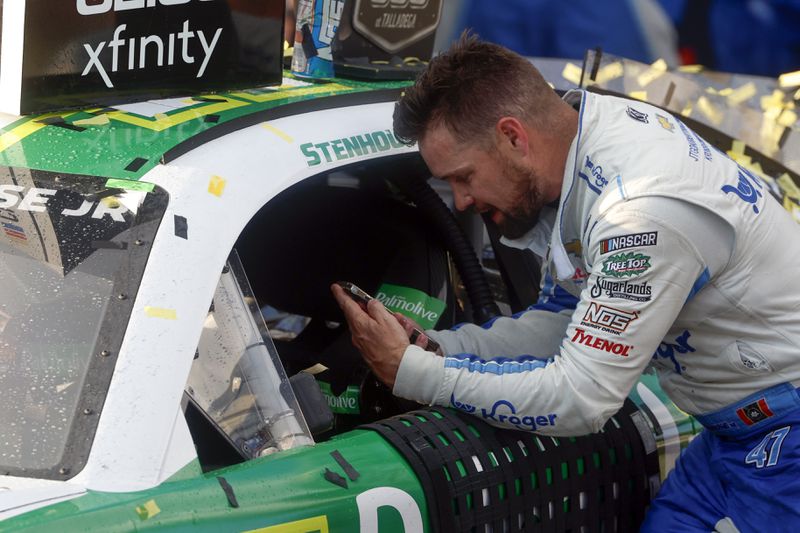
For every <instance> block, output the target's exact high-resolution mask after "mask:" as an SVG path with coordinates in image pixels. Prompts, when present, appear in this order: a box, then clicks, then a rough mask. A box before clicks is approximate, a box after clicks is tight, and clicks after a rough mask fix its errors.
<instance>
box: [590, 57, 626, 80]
mask: <svg viewBox="0 0 800 533" xmlns="http://www.w3.org/2000/svg"><path fill="white" fill-rule="evenodd" d="M624 73H625V67H623V66H622V63H620V62H619V61H615V62H613V63H609V64H608V65H606V66H604V67H601V68H600V70H598V71H597V78H596V79H595V81H596V82H597V83H607V82H609V81H611V80H614V79H617V78H619V77H620V76H622V75H623V74H624Z"/></svg>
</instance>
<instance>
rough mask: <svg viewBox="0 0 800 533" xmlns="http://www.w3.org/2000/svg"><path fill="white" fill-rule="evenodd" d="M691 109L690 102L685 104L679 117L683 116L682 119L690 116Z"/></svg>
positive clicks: (692, 107)
mask: <svg viewBox="0 0 800 533" xmlns="http://www.w3.org/2000/svg"><path fill="white" fill-rule="evenodd" d="M693 109H694V104H692V102H686V105H685V106H683V109H681V115H683V116H684V117H689V116H691V115H692V110H693Z"/></svg>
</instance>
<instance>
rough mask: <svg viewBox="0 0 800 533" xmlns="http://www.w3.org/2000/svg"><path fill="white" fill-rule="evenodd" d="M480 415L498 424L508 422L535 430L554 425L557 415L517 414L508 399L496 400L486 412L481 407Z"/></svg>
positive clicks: (518, 426) (520, 427) (525, 428)
mask: <svg viewBox="0 0 800 533" xmlns="http://www.w3.org/2000/svg"><path fill="white" fill-rule="evenodd" d="M481 416H483V418H485V419H486V420H491V421H492V422H495V423H498V424H510V425H512V426H514V427H516V428H517V429H524V430H527V431H536V430H538V429H540V428H541V427H543V426H555V425H556V417H557V416H558V415H556V414H555V413H550V414H549V415H539V416H519V415H518V414H517V410H516V408H515V407H514V404H513V403H511V402H509V401H508V400H498V401H496V402H495V403H494V405H493V406H492V410H491V411H488V412H487V410H486V409H481Z"/></svg>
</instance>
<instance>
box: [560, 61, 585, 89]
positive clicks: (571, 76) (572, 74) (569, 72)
mask: <svg viewBox="0 0 800 533" xmlns="http://www.w3.org/2000/svg"><path fill="white" fill-rule="evenodd" d="M561 77H562V78H564V79H565V80H567V81H568V82H570V83H573V84H575V85H578V84H579V83H580V82H581V67H579V66H578V65H576V64H575V63H567V64H566V65H564V70H562V71H561Z"/></svg>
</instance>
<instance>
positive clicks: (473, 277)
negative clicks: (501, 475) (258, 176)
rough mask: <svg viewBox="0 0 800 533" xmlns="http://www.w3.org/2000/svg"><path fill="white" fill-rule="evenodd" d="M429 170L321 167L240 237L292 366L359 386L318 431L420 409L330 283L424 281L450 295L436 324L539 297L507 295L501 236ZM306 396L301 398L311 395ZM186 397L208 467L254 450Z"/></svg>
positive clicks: (530, 267)
mask: <svg viewBox="0 0 800 533" xmlns="http://www.w3.org/2000/svg"><path fill="white" fill-rule="evenodd" d="M429 177H430V173H429V172H428V170H427V167H425V165H424V163H423V162H422V160H421V158H420V157H419V155H418V154H406V155H401V156H392V157H387V158H382V159H376V160H370V161H366V162H361V163H356V164H353V165H349V166H346V167H341V168H338V169H336V170H334V171H330V172H324V173H321V174H319V175H316V176H313V177H311V178H308V179H305V180H303V181H302V182H300V183H298V184H296V185H294V186H292V187H290V188H288V189H287V190H285V191H284V192H282V193H280V194H279V195H277V196H276V197H275V198H273V199H272V200H270V201H269V202H268V203H267V204H266V205H264V207H263V208H262V209H261V210H260V211H259V212H258V213H257V214H256V215H255V216H254V217H253V218H252V220H251V221H250V223H249V224H248V225H247V226H246V227H245V228H244V230H243V231H242V233H241V235H240V236H239V239H238V240H237V242H236V245H235V247H234V249H235V250H236V252H237V253H238V256H239V258H240V260H241V263H242V266H243V268H244V271H245V272H246V274H247V278H248V280H249V283H250V285H251V287H252V291H253V295H254V297H255V299H256V300H257V305H258V307H259V308H260V309H261V310H262V313H263V316H264V318H265V320H266V323H267V326H268V328H269V332H270V337H271V338H272V341H273V342H274V344H275V348H276V349H277V352H278V354H279V355H280V359H281V362H282V364H283V366H284V368H285V370H286V373H287V375H289V376H297V375H299V374H312V375H314V377H315V378H316V379H317V380H319V381H322V382H324V383H325V384H326V385H327V386H329V388H330V392H331V393H332V394H333V395H334V396H338V395H340V394H342V393H343V392H344V391H345V390H346V389H348V387H350V388H353V387H355V388H357V389H358V408H357V409H355V411H357V413H346V414H345V413H335V414H334V415H333V420H332V422H329V423H326V422H324V421H323V422H321V423H322V425H323V426H322V427H315V425H318V424H319V423H318V422H314V421H313V420H309V425H310V426H312V427H311V431H312V433H313V435H314V439H315V440H317V441H320V440H326V439H328V438H330V437H331V436H333V435H336V434H338V433H341V432H343V431H347V430H349V429H352V428H354V427H357V426H358V425H361V424H365V423H369V422H373V421H375V420H378V419H382V418H386V417H388V416H392V415H396V414H399V413H402V412H406V411H409V410H412V409H415V408H418V407H419V405H418V404H416V403H414V402H408V401H405V400H401V399H398V398H395V397H394V396H392V394H391V391H389V390H388V388H386V387H385V386H383V385H382V384H380V382H378V381H377V379H376V378H374V376H372V374H371V373H370V372H369V371H368V369H367V367H366V365H365V364H364V363H363V362H362V360H361V356H360V354H359V353H358V351H357V350H356V349H355V348H354V347H353V345H352V343H351V341H350V334H349V331H348V329H347V325H346V323H345V320H344V315H343V314H342V312H341V310H340V309H339V307H338V305H337V304H336V302H335V300H334V299H333V296H332V295H331V291H330V285H331V284H332V283H334V282H337V281H350V282H352V283H355V284H356V285H358V286H359V287H361V288H362V289H363V290H365V291H366V292H367V293H369V294H373V295H374V294H375V293H376V291H377V289H378V288H379V287H380V286H381V285H382V284H392V285H397V286H402V287H409V288H413V289H417V290H419V291H422V292H424V293H426V294H428V295H430V296H433V297H435V298H437V299H439V300H441V301H443V302H445V304H446V307H445V310H444V312H443V313H442V314H441V316H440V317H439V319H438V322H437V323H436V324H435V328H437V329H447V328H450V327H452V326H454V325H456V324H459V323H462V322H478V323H482V322H484V321H486V320H488V319H489V318H491V317H492V316H495V315H497V314H499V312H500V311H499V308H498V304H499V305H500V306H501V307H502V308H503V310H504V311H506V312H509V311H516V310H519V309H518V307H520V306H521V305H523V304H521V303H520V302H519V300H521V299H522V300H524V303H525V306H527V305H529V304H530V303H532V302H533V301H535V297H536V294H535V293H534V294H528V295H527V296H525V297H524V298H520V297H519V296H517V295H516V293H514V292H513V291H511V292H512V295H513V300H514V305H513V306H510V305H509V300H511V299H512V298H509V293H508V292H507V291H506V289H505V284H504V282H503V279H508V278H507V275H506V270H507V269H506V268H502V269H501V268H500V267H499V265H498V260H500V259H501V258H498V257H497V255H496V254H495V251H494V249H493V248H492V247H491V245H490V244H488V242H489V241H493V240H494V239H489V238H487V237H490V235H488V234H487V233H486V232H485V229H484V226H483V223H482V222H481V220H480V219H479V218H478V217H477V216H475V215H463V214H458V215H460V220H459V219H457V218H456V216H457V215H456V214H454V213H453V212H452V211H451V210H450V208H449V207H448V206H447V203H446V200H447V198H446V194H447V193H446V192H445V193H444V194H443V195H441V194H439V193H437V192H435V191H434V189H433V188H432V187H431V185H430V184H429V183H428V178H429ZM431 181H433V180H431ZM443 196H445V198H444V199H443ZM484 240H486V241H487V245H486V246H485V247H484V245H483V244H482V243H483V241H484ZM503 248H504V247H503ZM476 249H477V252H478V254H480V256H481V259H482V260H479V259H478V254H476ZM507 251H508V249H506V250H504V252H507ZM465 256H466V257H467V258H466V259H464V257H465ZM515 259H516V260H515V261H511V263H513V265H514V268H517V269H519V268H522V269H525V270H526V272H529V273H530V274H533V275H534V276H535V275H536V273H537V272H538V265H537V264H536V263H535V262H531V261H520V260H519V258H515ZM506 264H509V262H508V261H506ZM501 271H502V272H501ZM527 279H530V278H527ZM528 283H530V282H528ZM476 302H477V303H476ZM298 396H299V400H300V403H301V406H302V405H303V402H304V398H303V396H304V394H298ZM185 404H186V417H187V420H188V421H189V426H190V429H191V431H192V433H193V435H195V442H196V443H197V447H198V455H199V457H200V461H201V464H203V466H204V468H205V469H207V470H211V469H214V468H218V467H220V466H226V465H228V464H233V463H236V462H240V461H242V460H244V459H245V457H243V456H242V454H241V451H240V450H236V449H235V447H236V446H235V445H232V443H230V442H228V441H226V439H225V437H224V436H220V435H219V433H220V431H219V430H218V428H216V427H214V423H213V422H211V421H209V420H208V419H207V416H205V415H204V413H203V410H202V409H199V408H198V406H197V405H195V403H194V402H192V401H185ZM325 407H327V405H322V406H320V405H319V404H314V406H311V407H308V406H307V407H306V408H304V409H303V410H304V414H305V415H306V418H307V419H309V418H310V419H314V418H315V417H314V414H313V413H308V412H307V411H308V409H313V410H319V409H322V410H324V409H325ZM323 419H324V417H323ZM209 426H211V427H209Z"/></svg>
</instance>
